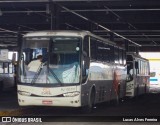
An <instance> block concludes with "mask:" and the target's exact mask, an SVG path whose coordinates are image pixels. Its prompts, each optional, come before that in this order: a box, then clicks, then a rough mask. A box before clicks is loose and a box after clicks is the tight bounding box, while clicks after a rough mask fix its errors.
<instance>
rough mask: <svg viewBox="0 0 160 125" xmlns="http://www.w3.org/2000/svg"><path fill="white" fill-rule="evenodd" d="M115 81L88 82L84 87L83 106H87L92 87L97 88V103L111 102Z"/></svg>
mask: <svg viewBox="0 0 160 125" xmlns="http://www.w3.org/2000/svg"><path fill="white" fill-rule="evenodd" d="M112 84H113V80H101V81H98V80H94V81H90V80H89V81H87V83H86V84H83V85H82V88H81V89H82V91H81V92H82V99H81V102H82V106H84V105H87V103H88V100H89V93H90V91H91V90H92V87H95V90H96V97H95V103H100V102H104V101H109V100H110V99H111V88H112Z"/></svg>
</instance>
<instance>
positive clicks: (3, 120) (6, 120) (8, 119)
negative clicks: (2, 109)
mask: <svg viewBox="0 0 160 125" xmlns="http://www.w3.org/2000/svg"><path fill="white" fill-rule="evenodd" d="M2 122H11V117H2Z"/></svg>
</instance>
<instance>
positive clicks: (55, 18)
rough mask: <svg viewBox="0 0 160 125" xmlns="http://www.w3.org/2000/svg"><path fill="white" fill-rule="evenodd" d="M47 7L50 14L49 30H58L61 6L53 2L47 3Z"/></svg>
mask: <svg viewBox="0 0 160 125" xmlns="http://www.w3.org/2000/svg"><path fill="white" fill-rule="evenodd" d="M49 9H50V14H51V27H50V28H51V30H58V29H60V10H61V8H60V7H59V6H58V5H57V4H55V3H53V2H50V3H49Z"/></svg>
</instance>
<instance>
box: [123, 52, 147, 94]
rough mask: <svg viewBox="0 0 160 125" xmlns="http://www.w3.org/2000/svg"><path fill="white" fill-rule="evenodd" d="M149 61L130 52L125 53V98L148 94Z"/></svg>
mask: <svg viewBox="0 0 160 125" xmlns="http://www.w3.org/2000/svg"><path fill="white" fill-rule="evenodd" d="M149 67H150V66H149V61H148V60H147V59H145V58H142V57H141V56H140V55H137V54H135V53H132V52H128V53H127V75H128V77H127V89H126V96H128V97H134V96H138V95H141V94H145V93H148V92H149V78H150V74H149V72H150V68H149Z"/></svg>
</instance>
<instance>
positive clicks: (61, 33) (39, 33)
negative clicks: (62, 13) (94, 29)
mask: <svg viewBox="0 0 160 125" xmlns="http://www.w3.org/2000/svg"><path fill="white" fill-rule="evenodd" d="M86 35H89V36H92V37H94V38H97V39H99V40H102V41H103V42H107V43H109V44H112V45H115V44H116V43H115V42H112V41H110V40H108V39H104V38H102V37H99V36H97V35H94V34H92V33H91V32H89V31H83V30H82V31H78V30H55V31H35V32H30V33H27V34H25V35H24V37H34V36H35V37H36V36H37V37H38V36H39V37H40V36H77V37H84V36H86Z"/></svg>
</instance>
